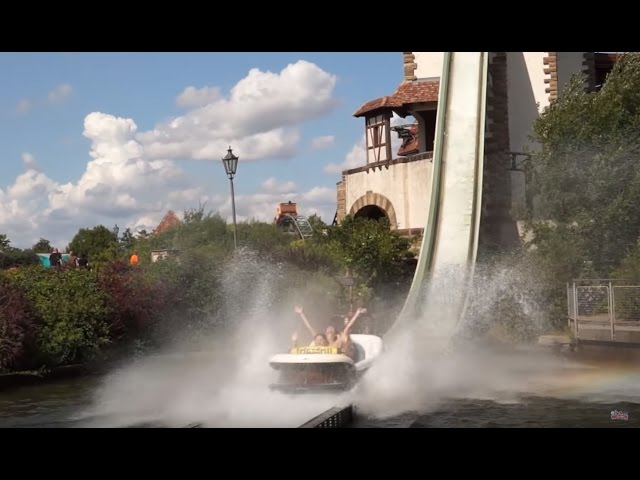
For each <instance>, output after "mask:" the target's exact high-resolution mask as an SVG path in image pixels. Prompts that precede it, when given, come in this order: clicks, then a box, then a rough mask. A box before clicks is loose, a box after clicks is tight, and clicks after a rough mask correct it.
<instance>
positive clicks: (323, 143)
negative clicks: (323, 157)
mask: <svg viewBox="0 0 640 480" xmlns="http://www.w3.org/2000/svg"><path fill="white" fill-rule="evenodd" d="M335 141H336V137H334V136H333V135H325V136H322V137H316V138H314V139H313V140H312V141H311V148H312V149H313V150H323V149H325V148H329V147H331V146H333V144H334V143H335Z"/></svg>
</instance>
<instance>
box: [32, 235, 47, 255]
mask: <svg viewBox="0 0 640 480" xmlns="http://www.w3.org/2000/svg"><path fill="white" fill-rule="evenodd" d="M31 250H33V251H34V252H38V253H45V252H51V242H50V241H49V240H47V239H45V238H40V240H38V242H37V243H36V244H34V245H33V247H31Z"/></svg>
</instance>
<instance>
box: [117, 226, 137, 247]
mask: <svg viewBox="0 0 640 480" xmlns="http://www.w3.org/2000/svg"><path fill="white" fill-rule="evenodd" d="M135 243H136V239H135V237H134V236H133V233H132V232H131V229H130V228H129V227H127V228H126V230H125V231H124V232H122V236H121V237H120V246H121V247H122V248H123V249H124V250H125V251H126V252H129V251H130V250H133V248H134V245H135Z"/></svg>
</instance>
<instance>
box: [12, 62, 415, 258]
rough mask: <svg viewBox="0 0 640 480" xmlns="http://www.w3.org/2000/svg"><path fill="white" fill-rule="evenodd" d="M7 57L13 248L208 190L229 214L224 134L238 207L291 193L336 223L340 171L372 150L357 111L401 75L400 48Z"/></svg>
mask: <svg viewBox="0 0 640 480" xmlns="http://www.w3.org/2000/svg"><path fill="white" fill-rule="evenodd" d="M0 69H1V71H2V72H3V75H2V76H1V77H0V129H1V131H2V132H3V135H2V137H3V139H2V142H0V153H1V155H2V166H3V168H2V174H1V176H0V233H4V234H6V235H7V236H8V237H9V239H10V240H11V241H12V245H14V246H17V247H28V246H30V245H32V244H33V243H34V242H35V241H37V240H38V238H40V237H43V238H47V239H49V240H51V241H52V242H54V243H55V244H56V245H57V246H59V247H64V246H65V245H66V244H67V243H68V242H69V241H70V240H71V238H72V237H73V235H74V234H75V233H76V232H77V231H78V229H79V228H81V227H92V226H94V225H98V224H104V225H106V226H108V227H109V228H111V227H112V226H113V225H114V224H118V225H119V226H120V227H121V229H123V228H125V227H127V226H129V227H132V228H133V229H141V228H146V229H147V230H151V229H153V228H154V227H155V226H156V225H157V223H158V221H159V220H160V219H161V217H162V216H163V215H164V213H165V212H166V211H167V210H168V209H170V208H171V209H174V210H176V211H177V212H182V210H183V209H184V208H190V207H197V206H198V205H199V203H204V202H206V206H207V208H208V209H211V210H214V211H219V212H220V213H221V214H223V215H225V216H226V215H229V213H230V206H229V198H228V197H229V194H228V191H229V185H228V180H227V179H226V176H225V175H224V169H223V167H222V164H221V161H220V158H221V157H222V156H223V155H224V154H225V153H226V148H227V146H228V145H229V144H230V145H231V146H232V148H233V149H234V153H236V155H238V156H239V157H240V163H239V167H238V173H237V177H236V181H235V187H236V203H237V208H238V214H239V215H238V216H239V218H240V219H244V218H259V219H262V220H270V219H272V218H273V215H274V212H275V208H276V205H277V203H278V202H279V201H285V200H289V199H290V200H292V201H297V202H298V203H299V205H300V207H301V210H302V212H301V213H304V214H311V213H320V214H321V215H322V216H323V218H325V220H327V221H331V220H332V219H333V214H334V213H335V183H336V182H337V181H338V180H339V179H340V176H339V171H340V170H341V168H344V167H352V166H357V165H360V164H364V162H365V159H364V151H363V149H362V141H363V132H364V123H363V120H362V119H356V118H354V117H353V116H352V113H353V112H354V111H355V110H356V109H357V108H358V107H359V106H360V105H361V104H362V103H364V102H365V101H368V100H371V99H373V98H377V97H379V96H382V95H389V94H391V93H393V91H394V90H395V88H396V87H397V86H398V84H399V83H400V82H401V81H402V74H403V69H402V53H400V52H396V53H389V52H386V53H373V52H368V53H57V54H55V53H47V54H36V53H2V54H0Z"/></svg>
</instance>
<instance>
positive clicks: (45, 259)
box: [36, 253, 69, 268]
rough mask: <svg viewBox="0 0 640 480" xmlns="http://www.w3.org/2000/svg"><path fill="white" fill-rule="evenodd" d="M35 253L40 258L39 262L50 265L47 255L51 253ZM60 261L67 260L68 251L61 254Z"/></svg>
mask: <svg viewBox="0 0 640 480" xmlns="http://www.w3.org/2000/svg"><path fill="white" fill-rule="evenodd" d="M36 255H38V258H39V259H40V263H41V264H42V265H43V266H44V267H47V268H49V267H51V263H49V255H51V254H50V253H36ZM62 261H63V262H68V261H69V254H68V253H63V254H62Z"/></svg>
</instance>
